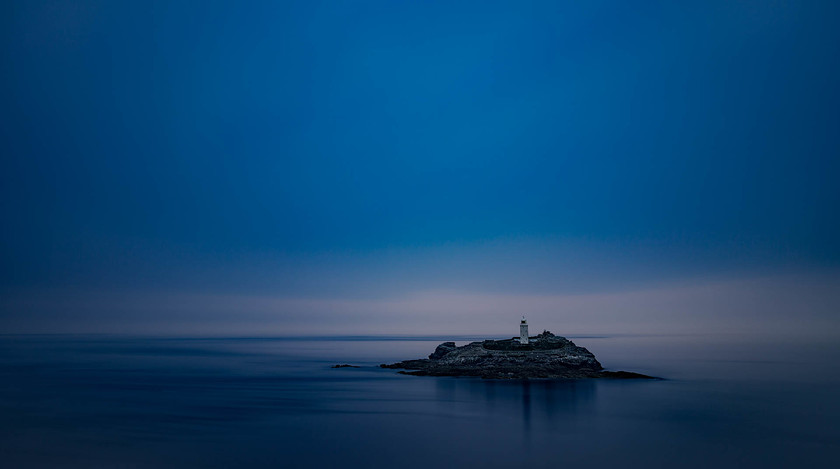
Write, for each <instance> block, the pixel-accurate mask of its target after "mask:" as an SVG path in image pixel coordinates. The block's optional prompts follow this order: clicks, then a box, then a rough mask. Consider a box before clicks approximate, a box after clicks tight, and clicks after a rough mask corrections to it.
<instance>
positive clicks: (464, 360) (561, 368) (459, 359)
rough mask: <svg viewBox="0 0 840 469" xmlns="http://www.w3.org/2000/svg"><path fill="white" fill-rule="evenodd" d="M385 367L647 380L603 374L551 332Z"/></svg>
mask: <svg viewBox="0 0 840 469" xmlns="http://www.w3.org/2000/svg"><path fill="white" fill-rule="evenodd" d="M380 367H382V368H392V369H402V370H407V371H400V373H403V374H408V375H415V376H480V377H482V378H489V379H526V378H568V379H577V378H621V379H627V378H646V379H654V378H652V377H651V376H646V375H642V374H639V373H630V372H626V371H615V372H612V371H603V367H602V366H601V364H600V363H599V362H598V360H596V359H595V355H593V354H592V352H590V351H589V350H587V349H585V348H583V347H578V346H577V345H575V344H574V342H572V341H571V340H568V339H566V338H565V337H559V336H556V335H554V334H552V333H550V332H548V331H545V332H543V333H542V334H540V335H538V336H535V337H530V338H529V343H528V344H521V343H519V339H518V338H513V339H507V340H485V341H483V342H472V343H470V344H467V345H464V346H462V347H456V346H455V342H444V343H442V344H440V345H438V346H437V348H436V349H435V351H434V353H432V354H431V355H429V358H428V359H419V360H406V361H402V362H398V363H392V364H390V365H387V364H382V365H380Z"/></svg>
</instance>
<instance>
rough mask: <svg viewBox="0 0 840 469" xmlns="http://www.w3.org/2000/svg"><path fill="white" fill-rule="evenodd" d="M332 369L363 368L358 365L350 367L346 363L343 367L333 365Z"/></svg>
mask: <svg viewBox="0 0 840 469" xmlns="http://www.w3.org/2000/svg"><path fill="white" fill-rule="evenodd" d="M332 368H361V367H360V366H358V365H348V364H346V363H345V364H343V365H333V366H332Z"/></svg>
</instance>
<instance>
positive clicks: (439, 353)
mask: <svg viewBox="0 0 840 469" xmlns="http://www.w3.org/2000/svg"><path fill="white" fill-rule="evenodd" d="M456 348H457V347H455V342H444V343H442V344H440V345H438V346H437V348H436V349H435V351H434V352H433V353H432V354H431V355H429V360H437V359H439V358H443V357H444V355H446V354H447V353H449V352H451V351H453V350H455V349H456Z"/></svg>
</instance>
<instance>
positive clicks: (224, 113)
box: [0, 1, 840, 335]
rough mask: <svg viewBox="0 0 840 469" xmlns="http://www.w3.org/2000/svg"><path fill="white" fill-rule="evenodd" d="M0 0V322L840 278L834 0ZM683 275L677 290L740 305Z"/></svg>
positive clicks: (279, 326)
mask: <svg viewBox="0 0 840 469" xmlns="http://www.w3.org/2000/svg"><path fill="white" fill-rule="evenodd" d="M0 8H2V10H3V11H2V15H0V16H1V17H2V20H0V21H2V28H0V30H2V33H0V34H2V36H0V46H1V47H2V48H0V54H2V59H3V63H4V64H5V65H6V66H5V67H4V69H5V71H4V73H3V74H2V76H0V83H2V91H0V99H2V119H3V125H2V130H0V136H2V141H3V148H4V150H3V152H2V157H0V164H1V165H2V166H0V173H2V174H0V181H1V182H2V184H0V195H2V198H0V200H2V201H1V202H0V215H2V217H3V220H4V223H3V226H4V229H3V230H2V234H0V237H2V243H0V256H2V257H0V259H1V260H2V267H0V292H2V295H3V299H2V302H0V305H2V310H0V323H2V324H4V327H5V328H6V329H7V330H10V331H49V332H62V331H74V332H78V331H96V332H99V331H119V332H133V331H139V332H144V333H146V332H148V333H153V332H160V333H168V332H177V333H188V332H190V331H196V333H205V332H207V333H214V332H218V331H223V330H231V328H234V329H236V330H237V331H240V332H241V333H243V334H248V333H258V332H265V333H272V334H281V335H282V334H284V333H309V332H311V331H315V330H328V331H329V332H331V333H342V332H345V331H348V332H352V333H356V332H357V329H358V330H372V331H376V330H377V329H376V328H377V327H379V326H378V325H381V324H387V327H385V326H382V328H381V331H382V332H383V333H385V332H389V333H392V332H400V331H403V330H405V331H406V333H410V332H411V331H415V330H421V329H422V331H423V332H428V331H432V332H434V328H435V327H436V326H429V325H428V324H427V323H428V321H427V319H428V318H430V317H433V316H434V314H446V315H447V316H446V317H449V318H450V319H449V320H451V321H453V323H459V324H461V323H463V325H462V326H458V327H461V328H463V329H466V328H468V326H467V325H468V324H470V323H471V321H475V320H476V318H481V317H483V316H482V312H481V311H480V310H476V309H475V308H470V307H468V306H467V305H469V304H474V305H475V304H482V302H481V301H479V300H475V301H472V303H471V302H470V301H467V300H465V298H473V299H474V298H475V297H474V295H485V296H486V297H488V298H489V297H493V298H495V297H496V296H497V295H502V296H504V298H506V299H507V300H509V302H505V301H501V302H498V304H505V305H506V308H509V309H517V305H520V307H519V309H520V310H521V311H511V313H510V314H511V317H512V318H514V319H515V318H516V317H518V316H517V315H518V314H519V313H521V312H523V311H524V312H529V311H530V312H532V313H533V314H544V317H543V318H542V319H543V321H544V322H547V323H551V322H552V318H553V317H562V318H563V323H564V324H566V325H567V326H568V325H569V324H570V323H572V325H574V324H576V323H579V324H582V325H585V327H584V326H581V327H580V328H581V329H586V328H589V329H599V328H600V329H610V330H625V329H626V328H627V327H629V326H628V325H627V322H628V321H625V320H624V319H622V320H621V321H617V320H616V319H615V318H616V317H622V318H626V317H629V318H630V320H629V322H634V321H635V322H636V323H638V324H641V325H646V326H650V324H651V323H652V322H657V323H661V322H662V318H661V317H659V316H656V315H653V316H646V315H645V314H644V313H642V312H639V313H623V312H622V311H620V310H621V307H620V306H617V305H615V304H613V305H612V306H607V305H604V304H602V303H598V302H595V303H593V305H598V304H600V305H601V306H597V307H596V306H588V307H578V308H579V309H577V310H576V309H575V307H574V306H570V303H568V302H566V300H568V299H569V298H572V297H576V296H587V295H589V296H587V297H591V295H607V296H609V295H624V294H628V295H629V294H633V292H642V291H645V292H652V291H656V292H659V293H657V295H666V296H667V295H670V294H671V293H673V292H679V291H682V292H684V291H686V290H685V289H686V288H689V289H690V288H706V287H704V286H708V285H718V286H719V285H722V284H727V285H742V283H741V282H751V281H752V280H750V279H756V278H758V279H764V280H762V281H763V282H765V283H763V284H762V285H764V286H763V287H761V288H760V289H759V290H761V291H765V290H766V291H773V290H775V289H777V288H780V285H783V286H784V285H788V286H789V287H790V288H789V291H791V292H798V293H797V294H800V295H808V296H809V298H810V299H812V300H813V303H814V304H816V305H817V307H814V308H811V309H809V310H808V311H812V312H813V314H812V315H813V316H814V317H817V318H821V320H830V319H833V315H834V313H833V311H834V306H835V305H837V304H840V301H838V299H837V297H836V296H837V294H835V293H833V291H834V289H833V288H828V287H824V286H825V285H829V286H831V285H840V283H837V282H836V279H837V275H836V272H837V268H838V264H840V243H838V242H837V239H838V236H840V220H838V204H839V203H840V190H838V188H837V187H836V181H837V179H838V173H840V171H838V169H840V168H838V166H839V165H840V163H839V162H838V160H840V158H838V155H840V137H838V129H840V113H839V112H838V109H840V90H838V86H837V83H840V61H838V57H840V50H838V49H840V28H838V26H840V25H838V18H840V14H839V13H840V11H838V10H840V5H838V4H837V3H836V2H818V1H813V2H783V1H777V2H764V1H755V2H749V1H747V2H730V1H726V2H724V1H721V2H636V3H631V2H620V1H615V2H603V1H602V2H597V1H596V2H349V1H348V2H315V1H306V2H248V3H247V4H242V3H241V2H84V1H78V2H62V1H50V2H41V1H26V2H23V1H20V2H18V1H12V2H6V3H4V5H3V6H2V7H0ZM768 279H769V280H768ZM716 288H717V287H716ZM781 288H782V289H783V290H784V287H781ZM762 289H763V290H762ZM725 290H726V291H727V292H728V293H727V295H731V296H733V300H734V302H735V303H738V304H740V303H739V301H741V300H742V299H743V298H740V297H738V295H739V293H738V292H739V291H740V292H743V291H744V289H739V288H736V287H732V288H727V289H725ZM709 291H711V290H709ZM441 292H445V293H441ZM665 292H669V293H665ZM803 292H808V293H803ZM791 294H793V293H791ZM220 295H221V296H224V297H225V298H228V300H226V302H221V303H222V304H226V305H228V306H227V307H225V308H215V309H214V311H213V312H210V311H208V308H207V304H215V303H218V302H217V300H216V299H217V298H218V296H220ZM429 295H431V296H429ZM742 296H743V295H742ZM420 297H422V298H429V297H434V298H435V300H434V306H430V305H429V304H428V303H424V302H422V301H419V300H417V301H419V302H415V303H412V305H413V306H406V304H404V303H399V302H400V301H408V300H406V299H407V298H414V299H417V298H420ZM535 297H552V298H556V299H557V301H558V302H559V303H557V304H554V303H552V305H553V306H545V307H544V308H543V310H540V309H539V308H537V307H536V306H527V305H529V304H530V305H533V304H534V303H529V301H531V300H533V298H535ZM734 297H738V298H740V299H736V298H734ZM254 298H259V299H260V300H259V301H258V303H259V304H260V305H263V306H259V307H258V308H257V307H256V306H254V301H256V300H254ZM528 298H530V299H531V300H529V299H528ZM637 298H638V297H637ZM645 298H648V297H645ZM651 298H652V297H651ZM651 298H648V300H649V301H651V304H653V303H656V301H654V300H653V299H651ZM656 298H660V297H659V296H656ZM685 298H686V299H684V301H683V303H680V304H681V305H684V306H668V305H667V304H666V305H662V304H658V305H657V306H655V308H659V309H658V310H657V311H659V313H657V314H665V311H666V310H667V309H668V308H669V307H671V308H677V309H680V308H682V309H681V311H682V310H685V314H686V315H688V316H690V317H696V318H697V321H698V323H703V324H707V325H708V326H709V327H712V328H713V327H714V325H716V324H717V325H721V324H728V323H727V322H726V321H724V322H723V323H721V315H716V314H714V311H715V310H716V309H717V310H721V311H722V310H725V309H726V308H723V305H721V304H717V303H715V304H711V305H708V306H706V307H704V308H702V309H698V310H697V311H695V310H694V309H692V308H688V307H687V306H685V305H689V304H691V301H689V300H688V299H687V298H688V297H685ZM360 301H362V302H366V303H353V302H360ZM394 301H397V303H393V302H394ZM424 301H425V300H424ZM599 301H600V300H599ZM638 301H639V308H640V309H641V310H644V305H645V300H638ZM721 301H723V300H721ZM261 302H263V303H261ZM264 302H268V303H270V304H271V305H272V306H270V307H268V306H265V303H264ZM289 302H292V303H289ZM294 302H298V303H294ZM300 302H309V303H306V304H307V305H309V306H307V308H308V309H307V308H303V309H301V308H302V307H301V306H300V304H301V303H300ZM342 302H343V303H342ZM388 302H391V303H388ZM126 303H131V304H132V305H138V304H142V305H145V309H143V308H140V307H137V306H131V307H129V306H128V305H127V304H126ZM775 303H778V302H775ZM350 304H354V305H356V306H354V307H352V308H350V307H348V305H350ZM384 304H389V305H391V306H388V307H383V306H382V305H384ZM295 305H297V306H295ZM422 305H426V306H422ZM599 307H600V308H601V309H600V310H598V311H600V313H597V314H607V313H606V312H604V311H606V310H609V311H608V312H612V313H613V315H612V316H610V315H609V314H607V316H604V319H603V320H594V319H592V318H593V317H594V316H593V315H595V316H597V314H596V313H593V312H592V311H595V310H596V309H597V308H599ZM254 308H257V309H260V308H261V312H259V313H257V312H254V311H253V310H254ZM296 308H297V309H296ZM348 308H349V309H348ZM424 308H426V309H424ZM528 308H532V309H531V310H529V309H528ZM587 308H589V309H587ZM755 309H757V310H761V309H762V308H761V307H756V308H755ZM769 309H772V308H769ZM374 310H376V311H380V310H381V311H380V313H379V314H378V315H376V314H373V313H371V311H374ZM538 310H539V311H544V312H543V313H538V312H537V311H538ZM559 310H563V311H562V312H556V313H552V311H559ZM154 311H168V313H165V314H164V313H159V314H155V312H154ZM406 311H413V312H406ZM505 311H506V310H505ZM740 311H743V309H742V310H740ZM555 314H556V316H555ZM732 314H735V315H737V311H736V312H733V313H732ZM768 314H769V313H768ZM774 314H775V315H776V316H777V317H779V318H788V319H791V320H793V319H794V318H797V317H800V316H801V314H802V312H801V311H795V310H785V311H781V310H779V311H777V312H776V313H774ZM622 315H624V316H622ZM665 315H666V316H667V314H665ZM487 317H488V318H489V317H492V318H494V319H493V320H498V321H504V318H505V312H504V311H502V310H500V311H499V312H498V313H497V316H493V315H491V314H490V313H487ZM724 317H726V315H724ZM744 317H748V318H752V316H749V315H747V316H744ZM656 318H658V319H656ZM705 319H708V321H705ZM742 319H743V318H742ZM749 321H750V320H749V319H744V320H743V321H742V322H743V324H744V325H748V324H749ZM208 324H214V325H215V326H212V327H211V326H208ZM354 324H355V325H356V326H352V325H354ZM500 324H501V323H500ZM831 324H834V323H831ZM488 327H489V326H488ZM569 327H572V326H569ZM490 329H492V327H491V328H490ZM464 332H468V331H464Z"/></svg>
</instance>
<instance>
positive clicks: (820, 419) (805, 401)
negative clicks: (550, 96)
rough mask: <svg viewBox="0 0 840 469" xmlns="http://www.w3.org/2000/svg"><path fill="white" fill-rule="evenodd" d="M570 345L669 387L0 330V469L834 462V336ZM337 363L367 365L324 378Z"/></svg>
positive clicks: (278, 341) (235, 345)
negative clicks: (425, 371)
mask: <svg viewBox="0 0 840 469" xmlns="http://www.w3.org/2000/svg"><path fill="white" fill-rule="evenodd" d="M498 338H504V337H498ZM569 338H570V339H571V340H573V341H574V342H575V343H576V344H577V345H579V346H583V347H586V348H588V349H589V350H590V351H591V352H593V353H594V354H595V356H596V357H597V358H598V360H599V361H600V362H601V363H602V364H603V365H604V366H605V368H607V369H611V370H627V371H635V372H640V373H645V374H649V375H654V376H658V377H662V378H664V379H662V380H657V381H649V380H604V379H597V380H596V379H590V380H577V381H575V380H524V381H513V380H484V379H480V378H451V377H446V378H439V377H417V376H406V375H401V374H398V373H396V372H395V370H390V369H383V368H380V367H379V366H378V365H379V364H381V363H390V362H395V361H399V360H404V359H410V358H420V357H424V356H426V355H428V354H429V353H431V352H432V351H433V350H434V348H435V347H436V346H437V345H438V344H439V343H441V342H443V341H446V340H455V341H456V343H457V344H458V345H463V344H466V343H468V342H469V341H471V340H479V339H482V338H479V337H463V336H462V337H443V336H441V337H259V338H247V337H245V338H243V337H236V338H223V337H204V338H202V337H189V338H178V337H130V336H111V335H95V336H90V335H4V336H0V466H1V467H5V468H54V467H56V468H65V467H66V468H77V467H78V468H190V467H200V468H205V467H206V468H228V467H236V468H263V467H265V468H298V467H299V468H357V467H358V468H377V467H388V468H394V467H395V468H400V469H407V468H448V467H464V468H470V467H476V468H497V467H498V468H503V467H504V468H511V467H537V468H539V467H546V468H548V467H551V468H557V467H575V468H590V467H595V468H598V467H644V468H660V467H661V468H709V467H716V468H719V467H723V468H729V467H731V468H752V467H756V468H773V467H780V468H781V467H825V468H837V467H840V366H839V365H838V363H840V361H838V360H840V343H838V342H837V341H833V340H828V339H823V340H816V339H814V340H806V339H801V338H800V339H794V338H786V337H754V336H748V335H742V334H706V335H703V334H696V335H620V334H619V335H615V334H612V335H611V334H603V335H597V334H594V335H586V336H569ZM345 363H346V364H351V365H355V366H358V368H338V369H335V368H332V366H333V365H336V364H345Z"/></svg>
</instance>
